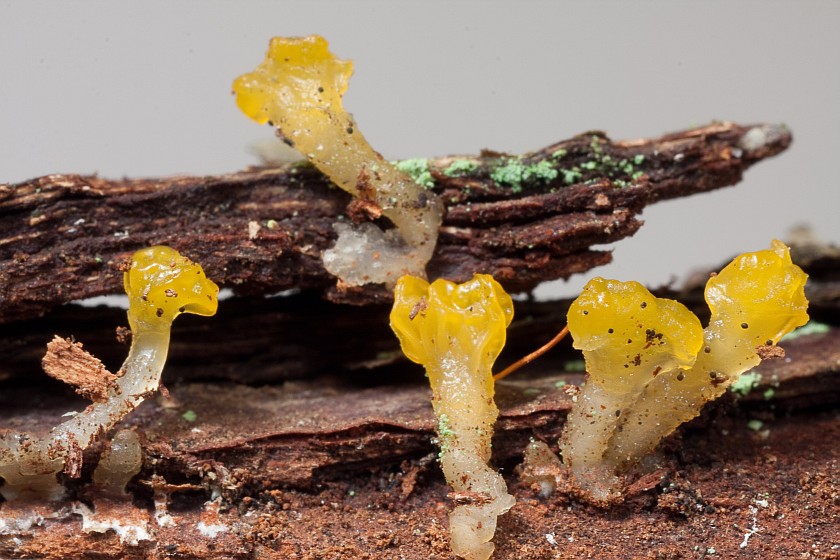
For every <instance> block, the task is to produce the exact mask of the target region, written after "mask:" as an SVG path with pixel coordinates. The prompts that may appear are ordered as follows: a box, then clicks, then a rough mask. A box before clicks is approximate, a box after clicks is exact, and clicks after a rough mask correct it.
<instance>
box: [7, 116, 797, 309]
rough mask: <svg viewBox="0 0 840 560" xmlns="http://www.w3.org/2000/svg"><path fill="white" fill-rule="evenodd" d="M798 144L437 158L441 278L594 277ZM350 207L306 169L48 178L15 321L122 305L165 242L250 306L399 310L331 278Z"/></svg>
mask: <svg viewBox="0 0 840 560" xmlns="http://www.w3.org/2000/svg"><path fill="white" fill-rule="evenodd" d="M790 141H791V136H790V133H789V131H788V130H787V129H786V128H784V127H777V126H768V125H758V126H739V125H736V124H732V123H717V124H713V125H710V126H706V127H701V128H696V129H691V130H687V131H683V132H678V133H674V134H669V135H667V136H663V137H661V138H657V139H647V140H636V141H625V142H612V141H610V140H609V139H608V138H606V136H604V135H603V134H602V133H587V134H583V135H580V136H577V137H575V138H572V139H570V140H567V141H564V142H560V143H558V144H555V145H553V146H549V147H548V148H545V149H543V150H539V151H537V152H533V153H529V154H525V155H523V156H521V157H519V158H512V157H508V156H504V155H501V154H496V153H489V152H488V153H483V154H482V155H481V156H480V157H478V158H474V159H473V160H472V161H474V163H476V164H477V167H476V168H475V169H473V170H472V171H470V172H469V173H468V174H466V175H464V176H456V177H451V176H449V174H447V173H446V170H447V169H448V168H449V166H450V164H451V163H452V162H453V161H455V158H442V159H439V160H430V161H429V167H430V170H431V173H432V176H433V178H434V180H435V187H434V190H435V191H436V192H437V193H438V194H439V195H440V196H441V198H442V200H443V201H444V203H445V205H446V210H447V213H446V218H445V220H444V224H443V227H442V229H441V235H440V239H439V242H438V247H437V251H436V253H435V256H434V257H433V259H432V261H431V262H430V263H429V267H428V270H429V273H430V275H431V276H432V277H436V276H446V277H448V278H450V279H453V280H456V281H462V280H464V279H467V278H469V277H471V275H472V274H473V273H474V272H485V273H490V274H493V275H494V276H495V277H496V278H497V279H499V281H501V282H502V284H503V285H504V286H505V287H506V288H507V289H508V290H510V291H526V290H529V289H531V288H533V287H534V286H536V285H537V284H538V283H539V282H541V281H544V280H551V279H555V278H562V277H568V276H569V275H570V274H573V273H575V272H581V271H585V270H587V269H589V268H591V267H593V266H596V265H600V264H604V263H605V262H608V261H609V260H610V255H609V253H606V252H603V251H595V250H592V249H590V247H591V246H593V245H597V244H603V243H608V242H612V241H616V240H618V239H621V238H622V237H626V236H628V235H632V234H633V233H634V232H635V231H636V230H637V229H638V228H639V227H640V226H641V221H639V220H638V219H637V215H638V214H639V213H640V212H641V210H642V209H643V208H644V206H645V205H646V204H648V203H650V202H653V201H656V200H662V199H666V198H673V197H678V196H685V195H688V194H692V193H695V192H702V191H707V190H710V189H715V188H719V187H723V186H727V185H732V184H734V183H736V182H738V181H739V180H740V178H741V174H742V172H743V171H744V170H745V169H746V168H748V167H749V166H750V165H752V164H754V163H756V162H757V161H760V160H761V159H763V158H766V157H769V156H772V155H775V154H777V153H779V152H780V151H782V150H784V149H785V148H787V146H788V145H789V144H790ZM511 162H519V163H521V164H522V165H523V166H525V168H527V167H528V166H530V165H534V164H536V163H538V162H544V163H541V165H542V166H543V168H542V171H543V172H542V173H541V174H538V175H535V174H533V173H531V174H528V173H520V174H519V175H516V174H515V173H514V176H513V178H512V179H509V180H508V181H507V182H505V181H502V183H501V184H500V183H497V182H496V181H494V180H493V178H492V175H493V171H494V170H497V169H498V168H499V167H501V166H505V165H507V164H509V163H511ZM450 174H452V173H450ZM456 175H457V174H456ZM554 175H556V176H555V177H554V178H551V177H552V176H554ZM569 183H571V184H569ZM349 202H350V200H349V198H348V196H347V195H346V194H345V193H343V192H342V191H340V190H338V189H335V188H331V187H330V185H329V184H328V183H327V181H326V180H325V179H324V177H323V176H322V175H321V174H320V173H318V172H317V171H316V170H314V169H313V168H312V167H310V166H307V165H300V164H296V165H289V166H285V167H281V168H276V169H251V170H247V171H242V172H239V173H233V174H230V175H222V176H218V177H174V178H161V179H127V180H113V181H112V180H106V179H101V178H99V177H95V176H79V175H49V176H46V177H40V178H37V179H33V180H30V181H26V182H24V183H20V184H16V185H0V285H2V286H3V290H2V292H0V321H2V322H8V321H13V320H17V319H22V318H26V317H33V316H36V315H39V314H41V313H43V312H45V311H46V310H48V309H50V308H51V307H53V306H55V305H59V304H62V303H66V302H68V301H73V300H78V299H83V298H87V297H91V296H96V295H103V294H113V293H118V292H120V290H121V283H122V281H121V274H120V272H119V271H118V270H117V266H118V265H119V263H120V262H123V261H124V260H125V259H126V258H127V257H128V255H129V254H130V253H131V252H133V251H135V250H137V249H138V248H141V247H143V246H147V245H151V244H168V245H171V246H173V247H175V248H176V249H178V250H180V251H182V252H184V253H185V254H187V255H188V256H190V257H191V258H193V259H195V260H197V261H198V262H201V263H202V265H204V267H205V269H206V270H207V272H208V275H209V276H210V277H212V278H213V279H214V280H216V281H217V282H219V283H220V284H221V285H222V286H227V287H231V288H233V289H234V290H235V291H236V292H238V293H243V294H268V293H274V292H278V291H281V290H286V289H290V288H300V289H314V290H320V291H324V292H327V295H328V297H329V298H330V299H332V300H334V301H343V302H350V303H358V304H361V303H368V302H373V301H383V300H387V299H388V294H387V293H386V292H385V290H384V289H383V288H382V287H377V286H367V287H364V288H359V289H352V290H348V291H340V290H336V289H335V284H336V282H335V278H333V277H331V276H330V275H329V274H328V273H326V271H325V270H324V269H323V266H322V263H321V254H322V252H323V251H324V249H326V248H328V247H330V246H331V244H332V243H333V241H334V238H335V234H334V232H333V227H332V226H333V224H334V223H335V222H336V220H338V219H339V218H340V216H342V214H345V212H347V206H348V203H349ZM353 215H354V216H356V217H358V216H360V215H361V214H360V213H359V212H355V213H353Z"/></svg>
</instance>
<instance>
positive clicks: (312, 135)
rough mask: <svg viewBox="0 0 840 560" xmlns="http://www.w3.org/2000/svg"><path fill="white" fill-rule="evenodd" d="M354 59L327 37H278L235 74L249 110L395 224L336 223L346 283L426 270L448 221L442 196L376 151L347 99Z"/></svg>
mask: <svg viewBox="0 0 840 560" xmlns="http://www.w3.org/2000/svg"><path fill="white" fill-rule="evenodd" d="M352 73H353V64H352V62H351V61H349V60H341V59H339V58H336V57H335V55H333V54H332V53H331V52H330V51H329V49H328V44H327V41H326V40H325V39H324V38H323V37H319V36H317V35H312V36H308V37H294V38H283V37H275V38H273V39H272V40H271V42H270V44H269V49H268V54H267V55H266V58H265V61H263V62H262V63H261V64H260V65H259V66H258V67H257V68H256V70H254V71H253V72H251V73H249V74H245V75H243V76H240V77H239V78H237V79H236V81H235V82H234V84H233V91H234V93H235V94H236V103H237V105H238V106H239V108H240V109H241V110H242V112H243V113H245V114H246V115H247V116H248V117H250V118H251V119H253V120H254V121H256V122H258V123H260V124H265V123H270V124H272V125H273V126H275V127H277V130H278V132H279V134H280V135H281V136H282V137H283V138H284V140H285V141H286V142H287V143H288V144H289V145H291V146H293V147H294V148H295V149H297V150H298V151H299V152H301V153H302V154H303V155H304V156H305V157H306V158H307V159H308V160H309V161H310V162H311V163H312V164H313V165H315V167H317V168H318V169H319V170H321V171H322V172H323V173H324V174H325V175H326V176H327V177H329V178H330V180H331V181H332V182H333V183H335V184H336V185H337V186H339V187H340V188H342V189H344V190H345V191H347V192H348V193H350V194H352V195H353V196H354V197H358V198H360V199H362V200H364V201H365V202H368V203H372V204H373V205H375V206H376V207H378V208H379V209H380V210H381V213H382V215H384V216H385V217H386V218H388V219H389V220H391V222H393V223H394V225H395V226H396V232H394V231H393V230H388V231H383V230H381V229H379V228H378V227H376V226H374V225H373V224H370V223H366V224H362V225H360V226H358V227H353V226H350V225H349V224H345V223H339V224H336V231H337V232H338V234H339V237H338V241H337V242H336V245H335V247H333V248H332V249H330V250H328V251H327V252H326V253H325V254H324V266H325V267H326V269H327V270H328V271H329V272H330V273H332V274H334V275H336V276H338V277H339V278H341V279H342V280H343V281H345V282H346V283H347V284H350V285H360V284H366V283H382V282H385V283H388V284H390V285H393V284H394V282H395V281H396V279H397V278H399V277H400V276H401V275H403V274H414V275H419V276H425V267H426V263H427V262H428V261H429V259H430V258H431V256H432V252H433V251H434V248H435V243H436V242H437V235H438V228H439V227H440V223H441V204H440V202H439V201H438V199H437V197H436V196H435V195H434V194H433V193H432V192H430V191H427V190H426V189H424V188H423V187H421V186H420V185H418V184H417V183H415V182H414V180H412V178H411V177H410V176H409V175H407V174H406V173H403V172H402V171H400V170H399V169H397V168H396V167H395V166H393V165H392V164H391V163H389V162H388V161H386V160H385V159H384V158H383V157H382V156H381V155H380V154H379V153H377V152H376V151H375V150H374V149H373V148H371V146H370V144H368V142H367V140H365V138H364V136H362V133H361V132H360V131H359V130H358V128H357V126H356V123H355V122H354V121H353V118H352V117H351V116H350V114H349V113H347V112H346V111H345V110H344V108H343V106H342V103H341V97H342V95H344V92H345V91H346V90H347V84H348V81H349V79H350V75H351V74H352Z"/></svg>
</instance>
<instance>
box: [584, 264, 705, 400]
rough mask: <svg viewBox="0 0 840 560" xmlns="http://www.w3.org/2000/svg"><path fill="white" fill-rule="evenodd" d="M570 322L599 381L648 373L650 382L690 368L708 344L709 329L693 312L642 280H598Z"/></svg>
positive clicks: (590, 287)
mask: <svg viewBox="0 0 840 560" xmlns="http://www.w3.org/2000/svg"><path fill="white" fill-rule="evenodd" d="M568 321H569V332H571V334H572V337H573V338H574V347H575V348H577V349H579V350H583V351H584V353H585V355H586V360H587V367H588V370H589V372H590V374H591V375H592V376H593V378H597V377H600V378H606V377H609V378H610V379H612V380H614V381H615V380H618V379H620V378H626V377H627V376H633V375H639V374H645V377H644V382H645V383H646V382H648V381H649V380H650V379H652V377H653V376H655V375H658V374H659V373H661V372H663V371H668V370H672V369H674V368H688V367H690V366H691V365H692V364H693V363H694V360H695V356H696V355H697V352H698V351H699V350H700V346H701V345H702V344H703V327H702V326H701V325H700V320H699V319H697V317H696V316H695V315H694V314H693V313H692V312H691V311H689V310H688V309H687V308H686V307H685V306H684V305H682V304H681V303H678V302H676V301H673V300H669V299H662V298H657V297H655V296H654V295H653V294H651V293H650V292H649V291H648V290H647V288H645V287H644V286H642V285H641V284H639V283H638V282H619V281H617V280H605V279H603V278H593V279H592V280H590V281H589V283H588V284H586V287H584V289H583V292H582V293H581V295H580V297H578V298H577V299H576V300H575V301H574V302H573V303H572V305H571V307H570V308H569V314H568Z"/></svg>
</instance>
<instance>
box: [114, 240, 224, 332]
mask: <svg viewBox="0 0 840 560" xmlns="http://www.w3.org/2000/svg"><path fill="white" fill-rule="evenodd" d="M123 284H124V285H125V293H126V294H128V297H129V300H130V305H129V309H128V320H129V324H130V326H131V330H132V332H136V331H138V330H141V329H149V330H154V329H156V328H164V329H167V330H168V329H169V326H170V325H171V324H172V321H174V320H175V317H177V316H178V315H180V314H181V313H193V314H195V315H204V316H210V315H214V314H215V313H216V308H217V306H218V300H217V296H218V294H219V287H218V286H216V284H214V283H213V282H212V281H210V280H208V279H207V276H206V275H205V274H204V270H203V269H202V268H201V265H198V264H196V263H194V262H192V261H191V260H190V259H188V258H186V257H183V256H181V255H180V254H179V253H178V251H176V250H175V249H172V248H170V247H165V246H162V245H158V246H155V247H149V248H147V249H142V250H140V251H137V252H136V253H135V254H134V256H133V257H132V259H131V268H130V269H129V270H128V271H127V272H126V273H125V274H124V279H123Z"/></svg>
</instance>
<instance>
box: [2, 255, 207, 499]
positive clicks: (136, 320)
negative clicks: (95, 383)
mask: <svg viewBox="0 0 840 560" xmlns="http://www.w3.org/2000/svg"><path fill="white" fill-rule="evenodd" d="M124 284H125V291H126V293H127V294H128V299H129V308H128V322H129V325H130V326H131V332H132V339H131V349H130V350H129V353H128V357H127V358H126V360H125V362H124V363H123V365H122V367H121V368H120V370H119V372H118V374H117V377H116V379H115V380H114V381H113V383H112V384H111V385H110V386H109V387H108V390H107V394H106V395H105V398H103V399H100V400H98V401H97V402H94V403H93V404H91V405H90V406H88V407H87V408H86V409H85V410H84V411H82V412H79V413H77V414H74V415H73V416H72V417H71V418H70V419H69V420H67V421H66V422H64V423H62V424H60V425H58V426H56V427H55V428H53V429H52V430H50V432H49V434H48V435H47V436H46V437H44V438H37V437H34V436H30V435H28V434H9V435H2V436H0V476H2V477H3V478H4V479H5V485H4V486H3V487H2V488H0V493H2V495H3V496H4V497H5V498H6V499H13V498H16V497H18V496H19V495H20V494H21V493H34V494H39V495H44V496H46V497H48V498H52V499H56V498H59V497H60V496H61V494H62V489H61V487H60V486H59V485H58V483H57V482H56V478H55V473H57V472H58V471H60V470H62V468H63V469H64V471H65V472H67V473H68V474H70V475H71V476H79V474H80V472H81V462H82V453H83V451H84V450H85V449H87V448H88V447H89V446H90V445H91V444H92V443H93V442H94V441H96V439H97V438H98V437H99V436H100V435H101V434H103V433H105V432H107V431H109V430H110V429H111V428H113V427H114V426H115V425H116V424H117V422H119V421H120V420H121V419H122V418H124V417H125V416H126V415H127V414H128V413H129V412H131V411H132V410H134V409H135V408H136V407H137V406H138V405H139V404H140V403H141V402H143V400H144V399H145V398H146V397H148V396H149V395H151V394H152V393H154V391H156V390H157V388H158V385H159V384H160V376H161V373H162V371H163V366H164V363H165V362H166V355H167V352H168V350H169V333H170V327H171V326H172V321H173V320H174V319H175V317H177V316H178V315H180V314H181V313H195V314H198V315H213V314H215V313H216V307H217V305H218V302H217V296H218V293H219V287H218V286H216V284H214V283H213V282H212V281H211V280H209V279H208V278H207V276H205V274H204V271H203V270H202V268H201V266H200V265H198V264H196V263H194V262H192V261H191V260H189V259H188V258H186V257H183V256H181V255H180V254H179V253H178V252H177V251H175V250H174V249H171V248H169V247H163V246H157V247H149V248H146V249H141V250H140V251H137V252H136V253H135V254H134V255H133V257H132V259H131V265H130V267H129V269H128V270H127V271H126V272H125V274H124ZM104 468H105V469H106V470H105V471H101V476H103V477H105V478H107V476H108V473H107V467H104Z"/></svg>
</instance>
